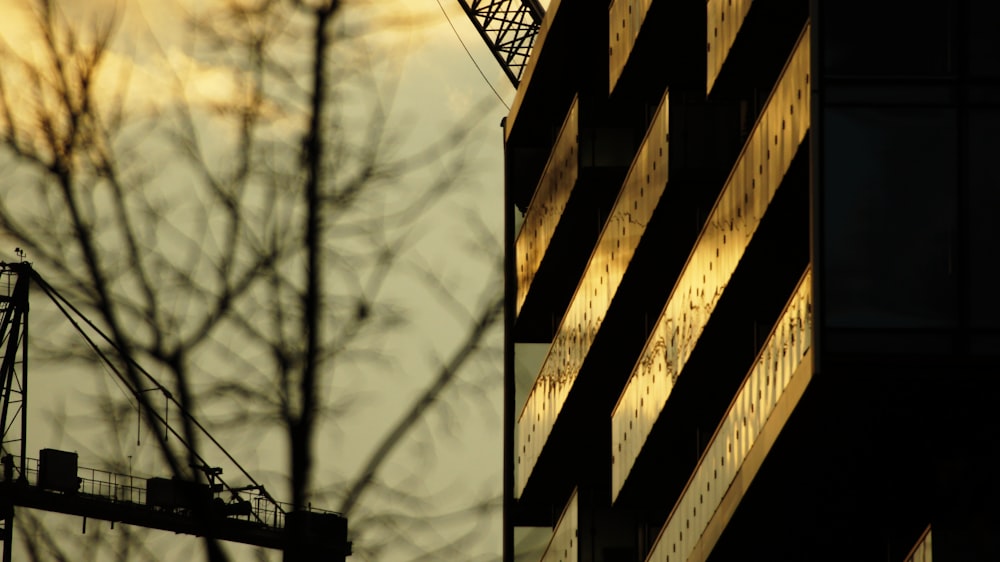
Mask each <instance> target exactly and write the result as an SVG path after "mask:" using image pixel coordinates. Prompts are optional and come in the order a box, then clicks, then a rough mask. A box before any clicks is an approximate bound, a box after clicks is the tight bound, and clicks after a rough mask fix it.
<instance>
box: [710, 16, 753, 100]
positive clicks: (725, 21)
mask: <svg viewBox="0 0 1000 562" xmlns="http://www.w3.org/2000/svg"><path fill="white" fill-rule="evenodd" d="M751 4H753V0H708V30H707V31H708V33H707V35H706V37H708V45H707V50H708V88H707V91H708V92H711V91H712V85H713V84H715V79H716V78H718V77H719V71H720V70H722V65H723V64H724V63H725V62H726V57H727V56H729V49H731V48H732V46H733V41H735V40H736V34H738V33H739V32H740V28H741V27H742V26H743V20H744V19H746V17H747V12H748V11H750V5H751Z"/></svg>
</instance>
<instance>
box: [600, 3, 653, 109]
mask: <svg viewBox="0 0 1000 562" xmlns="http://www.w3.org/2000/svg"><path fill="white" fill-rule="evenodd" d="M652 4H653V0H614V1H613V2H611V7H610V8H609V10H610V13H609V14H608V64H609V66H608V71H609V76H608V78H609V91H611V90H614V87H615V84H616V83H617V82H618V79H619V78H620V77H621V75H622V71H623V70H624V69H625V64H626V63H627V62H628V58H629V55H631V54H632V48H633V47H634V46H635V40H636V38H637V37H638V36H639V28H641V27H642V22H643V21H644V20H645V19H646V14H647V13H648V12H649V8H650V6H652Z"/></svg>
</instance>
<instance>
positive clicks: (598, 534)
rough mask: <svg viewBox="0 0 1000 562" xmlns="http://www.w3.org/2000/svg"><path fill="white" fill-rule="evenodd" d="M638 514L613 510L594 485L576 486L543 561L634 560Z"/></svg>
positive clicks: (550, 540)
mask: <svg viewBox="0 0 1000 562" xmlns="http://www.w3.org/2000/svg"><path fill="white" fill-rule="evenodd" d="M635 525H636V518H635V516H634V514H631V513H623V512H613V511H612V510H611V509H610V507H609V506H608V504H607V498H606V497H604V498H603V501H602V498H601V494H598V493H596V492H595V491H594V490H593V489H590V488H586V487H584V488H576V489H574V490H573V492H572V494H571V495H570V498H569V501H568V502H567V503H566V507H564V508H563V510H562V513H561V515H560V516H559V521H558V522H557V523H556V524H555V525H554V530H553V531H552V535H551V538H550V539H549V542H548V544H547V545H546V547H545V550H544V551H543V554H542V556H541V558H540V559H539V560H540V561H541V562H582V561H591V560H595V558H594V554H593V553H595V552H599V553H603V557H602V558H598V560H599V559H603V560H634V559H635V558H636V555H635V528H636V527H635Z"/></svg>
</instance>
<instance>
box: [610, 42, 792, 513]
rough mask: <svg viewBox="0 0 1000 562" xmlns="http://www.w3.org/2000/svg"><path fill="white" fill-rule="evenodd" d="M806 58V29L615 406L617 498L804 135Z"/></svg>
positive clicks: (614, 490)
mask: <svg viewBox="0 0 1000 562" xmlns="http://www.w3.org/2000/svg"><path fill="white" fill-rule="evenodd" d="M809 62H810V59H809V28H808V26H807V27H806V29H805V30H804V31H803V32H802V35H801V36H800V39H799V42H798V44H797V46H796V49H795V51H794V52H793V53H792V56H791V58H790V59H789V60H788V62H787V65H786V67H785V70H784V72H783V73H782V77H781V79H780V80H779V82H778V84H777V86H776V87H775V89H774V91H773V92H772V94H771V96H770V98H769V100H768V102H767V104H766V106H765V109H764V111H763V113H762V115H761V117H760V118H759V120H758V121H757V124H756V125H755V127H754V129H753V132H752V133H751V135H750V138H749V140H748V141H747V143H746V145H745V146H744V149H743V152H742V153H741V155H740V156H739V158H738V159H737V162H736V165H735V166H734V168H733V170H732V172H731V173H730V176H729V179H728V180H727V181H726V183H725V187H724V188H723V190H722V193H721V194H720V195H719V198H718V199H717V200H716V203H715V206H714V207H713V209H712V211H711V213H710V214H709V217H708V220H707V221H706V223H705V226H704V228H703V230H702V232H701V234H700V236H699V238H698V241H697V242H696V244H695V246H694V249H693V250H692V252H691V254H690V256H689V257H688V261H687V263H686V264H685V266H684V269H683V271H682V272H681V274H680V276H679V277H678V280H677V282H676V284H675V285H674V288H673V290H672V292H671V294H670V297H669V299H668V300H667V304H666V306H665V307H664V309H663V311H662V312H661V314H660V316H659V319H658V320H657V321H656V325H655V327H654V328H653V331H652V333H651V334H650V336H649V337H648V339H647V341H646V345H645V348H644V349H643V351H642V354H641V356H640V358H639V360H638V362H637V363H636V365H635V367H634V368H633V370H632V373H631V375H630V377H629V382H628V384H627V386H626V388H625V391H624V392H623V393H622V394H621V396H620V398H619V402H618V404H617V405H616V406H615V409H614V412H613V414H612V447H613V449H612V452H613V460H612V468H611V472H612V475H611V477H612V496H613V497H614V498H617V496H618V494H619V492H620V491H621V490H622V487H623V486H624V484H625V481H626V479H627V478H628V477H629V473H630V471H631V470H632V468H633V466H634V464H635V462H636V459H637V457H638V455H639V453H640V451H641V450H642V447H643V446H644V444H645V442H646V439H647V437H648V436H649V435H650V432H651V431H652V428H653V426H654V425H655V424H656V422H657V420H658V418H659V417H660V414H661V412H662V411H663V409H664V407H665V406H666V404H667V400H668V399H669V397H670V395H671V392H672V390H673V388H674V387H675V385H676V384H677V379H678V377H679V376H680V375H681V373H682V371H683V369H684V366H685V364H686V363H687V362H688V360H689V359H690V358H691V354H692V352H693V350H694V348H695V346H696V345H697V343H698V340H699V338H700V336H701V335H702V332H703V331H704V330H705V327H706V325H707V323H708V321H709V319H710V317H711V316H712V313H713V311H714V310H715V308H716V306H717V305H718V304H719V301H720V299H721V297H722V295H723V292H724V291H725V289H726V287H727V285H728V284H729V282H730V280H731V278H732V276H733V274H734V272H735V270H736V267H737V265H738V264H739V262H740V260H741V259H742V258H743V256H744V253H745V252H746V251H747V247H748V246H749V244H750V241H751V238H752V237H753V235H754V233H755V231H756V230H757V228H758V226H759V225H760V223H761V221H762V219H763V217H764V214H765V212H767V210H768V207H769V205H770V203H771V202H772V200H773V199H774V196H775V193H776V191H777V188H778V186H779V185H780V184H781V182H782V179H783V178H784V176H785V174H786V172H788V170H789V167H790V165H791V163H792V160H793V158H794V157H795V155H796V154H797V152H798V149H799V147H800V145H801V144H802V143H803V141H804V140H805V139H806V136H807V132H808V130H809ZM654 390H655V391H654Z"/></svg>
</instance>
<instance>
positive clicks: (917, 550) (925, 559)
mask: <svg viewBox="0 0 1000 562" xmlns="http://www.w3.org/2000/svg"><path fill="white" fill-rule="evenodd" d="M931 545H932V543H931V528H930V526H928V527H927V529H925V530H924V533H923V534H922V535H920V539H918V540H917V544H915V545H914V546H913V550H911V551H910V553H909V554H908V555H907V556H906V560H905V561H904V562H933V552H932V548H931Z"/></svg>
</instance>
